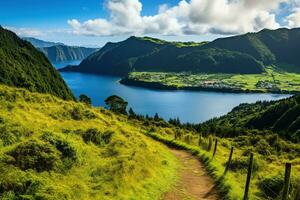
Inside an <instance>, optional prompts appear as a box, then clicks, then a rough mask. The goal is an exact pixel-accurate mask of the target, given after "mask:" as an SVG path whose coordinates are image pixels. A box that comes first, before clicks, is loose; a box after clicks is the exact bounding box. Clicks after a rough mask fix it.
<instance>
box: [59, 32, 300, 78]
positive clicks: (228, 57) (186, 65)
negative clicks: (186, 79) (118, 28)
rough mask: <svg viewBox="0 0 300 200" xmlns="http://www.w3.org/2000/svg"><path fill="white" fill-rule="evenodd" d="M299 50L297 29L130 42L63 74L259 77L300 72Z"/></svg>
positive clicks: (111, 46) (133, 39)
mask: <svg viewBox="0 0 300 200" xmlns="http://www.w3.org/2000/svg"><path fill="white" fill-rule="evenodd" d="M299 48H300V29H299V28H297V29H285V28H282V29H278V30H267V29H265V30H262V31H260V32H258V33H247V34H244V35H239V36H234V37H228V38H220V39H217V40H215V41H212V42H202V43H194V42H186V43H183V42H167V41H164V40H159V39H155V38H149V37H142V38H140V37H130V38H128V39H127V40H125V41H122V42H117V43H107V44H106V45H105V46H104V47H103V48H101V49H100V50H99V51H97V52H96V53H93V54H91V55H90V56H89V57H87V58H86V59H85V60H83V61H82V62H81V64H80V65H79V66H68V67H66V68H64V69H61V71H76V72H84V73H97V74H110V75H121V76H126V75H127V74H128V73H129V72H133V71H156V72H183V71H189V72H208V73H238V74H257V73H262V72H264V70H265V67H266V66H269V65H276V67H277V68H281V69H283V70H287V71H296V72H300V59H298V58H297V57H299V53H298V51H299Z"/></svg>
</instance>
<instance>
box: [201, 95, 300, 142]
mask: <svg viewBox="0 0 300 200" xmlns="http://www.w3.org/2000/svg"><path fill="white" fill-rule="evenodd" d="M202 126H204V127H205V126H209V127H213V129H215V130H216V129H219V128H221V127H222V128H223V129H226V128H234V129H238V128H242V129H258V130H273V131H275V132H278V133H280V134H281V136H282V137H284V138H287V139H289V140H292V141H295V142H299V141H300V96H299V95H298V96H295V97H291V98H288V99H284V100H280V101H273V102H257V103H255V104H241V105H240V106H238V107H236V108H234V109H233V110H232V111H231V112H230V113H228V114H227V115H225V116H223V117H220V118H216V119H213V120H210V121H208V122H206V123H204V124H202Z"/></svg>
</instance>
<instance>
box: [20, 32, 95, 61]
mask: <svg viewBox="0 0 300 200" xmlns="http://www.w3.org/2000/svg"><path fill="white" fill-rule="evenodd" d="M23 39H24V40H26V41H28V42H30V43H31V44H32V45H33V46H35V47H36V48H38V49H39V50H40V51H41V52H43V53H44V54H45V55H46V56H47V57H48V59H49V60H50V61H51V62H52V63H54V62H61V61H72V60H83V59H84V58H86V57H88V56H89V55H91V54H92V53H94V52H96V51H97V50H98V49H97V48H86V47H77V46H67V45H65V44H63V43H55V42H47V41H43V40H39V39H36V38H30V37H26V38H23Z"/></svg>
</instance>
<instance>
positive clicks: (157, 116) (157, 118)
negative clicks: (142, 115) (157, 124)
mask: <svg viewBox="0 0 300 200" xmlns="http://www.w3.org/2000/svg"><path fill="white" fill-rule="evenodd" d="M154 120H155V121H159V120H160V117H159V115H158V113H155V115H154Z"/></svg>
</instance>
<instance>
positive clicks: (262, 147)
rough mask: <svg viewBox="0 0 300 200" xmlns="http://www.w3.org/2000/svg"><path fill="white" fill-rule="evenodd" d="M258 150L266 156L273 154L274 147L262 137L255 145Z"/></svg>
mask: <svg viewBox="0 0 300 200" xmlns="http://www.w3.org/2000/svg"><path fill="white" fill-rule="evenodd" d="M255 149H256V151H257V152H258V153H259V154H261V155H265V156H269V155H271V154H272V147H271V146H270V145H269V143H268V142H267V141H266V140H265V139H261V140H260V141H259V142H258V143H257V144H256V147H255Z"/></svg>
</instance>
